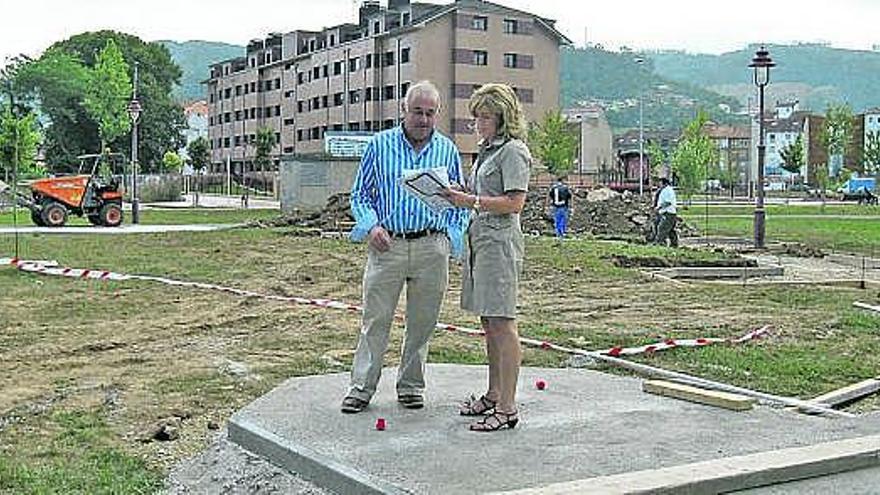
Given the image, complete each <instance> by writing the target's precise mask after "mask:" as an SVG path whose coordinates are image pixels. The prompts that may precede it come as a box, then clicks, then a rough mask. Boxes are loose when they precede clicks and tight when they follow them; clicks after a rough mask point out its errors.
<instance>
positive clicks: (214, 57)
mask: <svg viewBox="0 0 880 495" xmlns="http://www.w3.org/2000/svg"><path fill="white" fill-rule="evenodd" d="M158 43H161V44H162V45H164V46H165V47H166V48H168V51H169V52H171V59H172V60H174V62H175V63H177V65H179V66H180V69H181V70H182V71H183V75H182V77H181V78H180V86H179V87H178V88H177V89H176V90H175V92H174V97H175V98H177V99H178V100H180V101H193V100H201V99H204V98H205V88H204V86H202V84H201V82H202V81H204V80H205V79H207V78H208V66H209V65H210V64H213V63H214V62H219V61H221V60H226V59H230V58H233V57H239V56H243V55H244V47H243V46H237V45H230V44H227V43H218V42H214V41H184V42H177V41H159V42H158Z"/></svg>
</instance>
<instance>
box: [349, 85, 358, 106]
mask: <svg viewBox="0 0 880 495" xmlns="http://www.w3.org/2000/svg"><path fill="white" fill-rule="evenodd" d="M360 101H361V92H360V90H357V89H353V90H351V91H349V92H348V103H349V104H352V105H353V104H355V103H360Z"/></svg>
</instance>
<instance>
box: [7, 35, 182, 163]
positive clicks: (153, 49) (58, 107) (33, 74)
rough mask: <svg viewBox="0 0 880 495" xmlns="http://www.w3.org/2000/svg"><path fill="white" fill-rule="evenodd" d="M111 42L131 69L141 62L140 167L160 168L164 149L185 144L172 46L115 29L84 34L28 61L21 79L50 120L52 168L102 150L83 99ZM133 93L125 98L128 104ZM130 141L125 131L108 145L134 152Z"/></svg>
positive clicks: (49, 158) (48, 150) (48, 151)
mask: <svg viewBox="0 0 880 495" xmlns="http://www.w3.org/2000/svg"><path fill="white" fill-rule="evenodd" d="M109 40H113V43H114V44H115V45H116V46H117V48H118V49H119V51H120V52H121V54H122V58H123V59H124V60H125V62H126V63H127V64H128V66H129V67H133V66H134V64H135V62H137V63H139V67H140V78H139V84H138V91H137V92H138V99H139V100H140V102H141V106H142V107H143V113H142V114H141V118H140V121H139V123H138V126H139V136H140V144H139V150H138V154H139V158H140V162H141V170H142V171H144V172H150V171H155V170H158V169H159V168H161V162H162V157H163V155H164V153H165V150H169V149H179V148H181V147H182V146H183V144H184V138H183V135H182V130H183V129H184V128H185V121H184V117H183V110H182V109H181V108H180V107H179V106H178V105H177V104H176V103H175V102H174V101H173V99H172V97H171V93H172V89H173V88H174V86H175V85H176V84H177V82H178V81H179V79H180V69H179V68H178V67H177V66H176V65H175V64H174V62H172V60H171V57H170V55H169V54H168V50H167V49H166V48H165V47H163V46H162V45H161V44H158V43H144V42H143V41H142V40H140V39H139V38H137V37H135V36H131V35H128V34H124V33H117V32H114V31H99V32H91V33H83V34H79V35H76V36H73V37H71V38H69V39H67V40H64V41H60V42H58V43H55V44H54V45H52V46H51V47H49V49H48V50H47V51H46V52H45V53H44V55H43V56H42V57H40V58H39V59H38V60H35V61H28V62H27V63H25V64H24V65H25V67H23V68H22V69H21V71H20V73H19V76H18V77H17V83H18V84H19V86H20V87H21V88H23V90H24V91H26V92H27V93H28V95H29V96H30V97H31V100H32V101H34V102H35V103H36V104H37V105H38V107H39V110H40V115H41V118H44V119H45V121H46V122H47V128H46V146H45V152H46V161H47V163H48V164H49V167H50V169H51V170H53V171H57V172H63V171H69V170H71V167H75V164H76V163H77V160H76V156H77V155H80V154H83V153H94V152H96V151H98V150H99V149H101V139H100V131H99V126H98V123H97V122H96V121H95V120H93V119H92V118H91V117H90V114H89V112H88V111H87V109H86V105H85V101H86V96H87V94H88V91H89V88H88V86H89V84H90V83H91V80H90V79H91V78H90V77H89V72H90V70H91V69H92V68H93V67H95V66H96V64H97V63H98V58H99V54H100V53H101V52H102V50H103V49H104V48H105V47H106V46H107V43H108V41H109ZM130 98H131V94H130V92H129V94H127V95H125V96H124V101H125V103H126V104H127V102H128V100H130ZM129 143H130V139H129V136H128V134H123V135H120V136H118V137H116V138H115V139H113V140H112V141H108V142H107V145H108V146H109V147H111V148H112V149H113V150H114V151H119V152H122V153H125V154H126V155H128V154H130V152H131V150H130V144H129Z"/></svg>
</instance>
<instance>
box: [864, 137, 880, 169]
mask: <svg viewBox="0 0 880 495" xmlns="http://www.w3.org/2000/svg"><path fill="white" fill-rule="evenodd" d="M864 160H865V161H864V163H865V173H866V174H872V175H876V174H878V173H880V132H877V131H872V132H869V133H868V134H867V135H866V136H865V155H864Z"/></svg>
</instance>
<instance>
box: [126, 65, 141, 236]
mask: <svg viewBox="0 0 880 495" xmlns="http://www.w3.org/2000/svg"><path fill="white" fill-rule="evenodd" d="M137 90H138V63H137V62H135V63H134V85H133V86H132V95H131V102H130V103H129V104H128V115H129V117H131V223H133V224H135V225H137V224H138V223H140V199H138V118H139V117H140V115H141V110H142V109H141V103H140V101H138V97H137Z"/></svg>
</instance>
